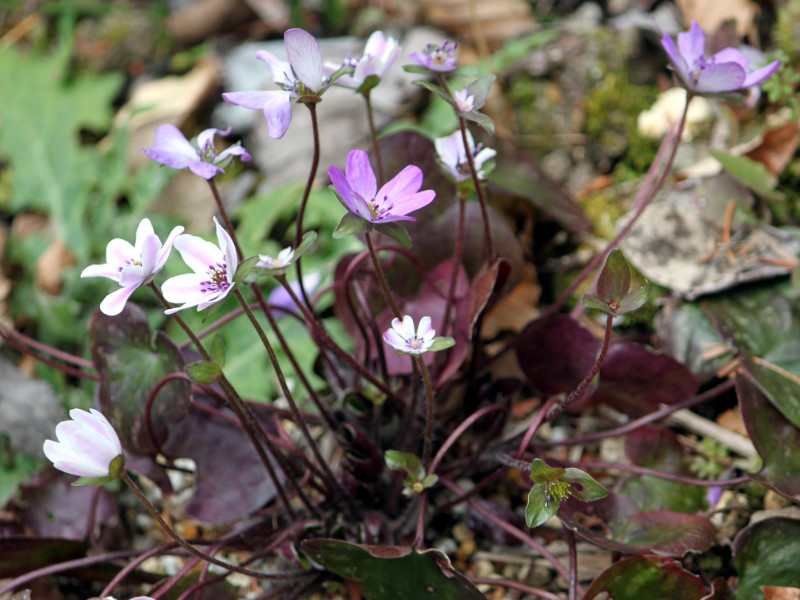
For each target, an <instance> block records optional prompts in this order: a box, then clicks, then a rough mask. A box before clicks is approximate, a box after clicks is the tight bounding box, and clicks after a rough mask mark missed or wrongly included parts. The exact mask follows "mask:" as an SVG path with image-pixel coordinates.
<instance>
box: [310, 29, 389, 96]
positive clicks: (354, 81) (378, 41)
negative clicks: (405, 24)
mask: <svg viewBox="0 0 800 600" xmlns="http://www.w3.org/2000/svg"><path fill="white" fill-rule="evenodd" d="M399 52H400V46H399V45H398V43H397V40H395V39H394V38H391V37H386V36H385V35H384V34H383V32H382V31H376V32H374V33H373V34H372V35H371V36H369V39H368V40H367V44H366V46H364V54H363V55H362V56H361V58H355V57H348V58H347V59H345V60H344V61H343V62H342V63H341V64H338V65H337V64H331V63H327V64H326V65H325V67H326V70H327V71H329V72H331V73H332V72H334V71H337V70H338V69H340V68H341V67H343V66H348V67H353V69H354V72H353V74H352V75H342V76H341V77H340V78H339V79H337V80H336V83H337V84H338V85H341V86H344V87H349V88H354V89H358V88H360V87H361V86H362V85H363V84H364V82H365V81H366V80H367V78H368V77H373V76H374V77H377V78H378V79H380V78H381V77H383V76H384V75H385V74H386V71H388V70H389V68H390V67H391V66H392V64H393V63H394V61H395V59H396V58H397V55H398V53H399Z"/></svg>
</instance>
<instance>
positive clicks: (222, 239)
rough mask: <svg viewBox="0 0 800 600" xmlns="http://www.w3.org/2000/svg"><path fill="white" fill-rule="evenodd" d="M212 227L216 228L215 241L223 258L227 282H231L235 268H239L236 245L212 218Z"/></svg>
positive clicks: (215, 218)
mask: <svg viewBox="0 0 800 600" xmlns="http://www.w3.org/2000/svg"><path fill="white" fill-rule="evenodd" d="M214 225H215V226H216V228H217V241H218V242H219V247H220V249H221V250H222V252H223V254H224V256H225V265H226V271H227V275H228V281H233V274H234V273H235V272H236V267H237V266H239V257H238V255H237V254H236V245H235V244H234V243H233V240H232V239H231V236H230V235H229V234H228V232H227V231H225V228H224V227H222V225H220V224H219V221H217V217H214Z"/></svg>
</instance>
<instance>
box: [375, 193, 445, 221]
mask: <svg viewBox="0 0 800 600" xmlns="http://www.w3.org/2000/svg"><path fill="white" fill-rule="evenodd" d="M435 197H436V192H434V191H433V190H424V191H422V192H419V193H417V194H411V195H410V196H403V197H402V198H399V199H398V200H395V202H394V206H393V207H392V211H391V215H390V216H392V217H398V218H399V217H404V216H406V215H407V214H408V213H410V212H414V211H415V210H418V209H420V208H422V207H423V206H428V204H430V203H431V202H433V199H434V198H435ZM383 220H384V221H389V219H383ZM415 220H416V219H415Z"/></svg>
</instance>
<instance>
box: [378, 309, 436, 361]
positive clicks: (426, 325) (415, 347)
mask: <svg viewBox="0 0 800 600" xmlns="http://www.w3.org/2000/svg"><path fill="white" fill-rule="evenodd" d="M435 337H436V330H435V329H433V328H432V327H431V318H430V317H422V318H421V319H420V320H419V326H418V327H417V329H416V330H415V329H414V319H412V318H411V317H410V316H409V315H405V316H404V317H403V320H402V321H401V320H400V319H392V327H391V328H390V329H387V330H386V331H385V332H384V334H383V341H385V342H386V343H387V344H389V345H390V346H392V347H393V348H395V349H396V350H399V351H400V352H407V353H408V354H422V353H424V352H427V351H428V350H429V349H430V347H431V346H432V345H433V340H434V338H435Z"/></svg>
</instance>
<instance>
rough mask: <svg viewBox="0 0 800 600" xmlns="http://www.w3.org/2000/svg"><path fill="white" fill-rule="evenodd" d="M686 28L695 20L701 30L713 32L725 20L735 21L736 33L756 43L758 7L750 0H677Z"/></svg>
mask: <svg viewBox="0 0 800 600" xmlns="http://www.w3.org/2000/svg"><path fill="white" fill-rule="evenodd" d="M677 3H678V8H680V10H681V13H682V14H683V20H684V24H685V25H686V27H687V28H688V27H689V25H690V24H691V22H692V20H694V21H697V23H698V24H699V25H700V27H701V28H702V29H703V31H706V32H709V33H711V32H714V31H716V30H717V29H719V26H720V25H722V24H723V23H724V22H725V21H729V20H731V19H733V20H734V21H735V22H736V33H738V34H739V36H740V37H747V39H748V40H749V41H750V43H751V44H753V45H757V43H758V32H757V29H756V18H757V17H758V13H759V11H760V8H759V6H758V4H756V3H755V2H751V0H677Z"/></svg>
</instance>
